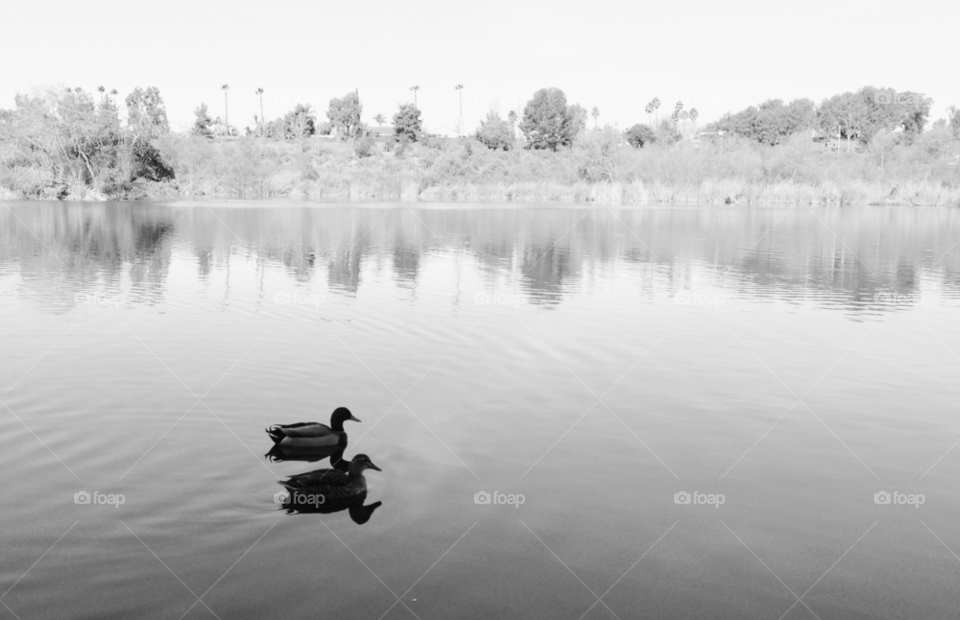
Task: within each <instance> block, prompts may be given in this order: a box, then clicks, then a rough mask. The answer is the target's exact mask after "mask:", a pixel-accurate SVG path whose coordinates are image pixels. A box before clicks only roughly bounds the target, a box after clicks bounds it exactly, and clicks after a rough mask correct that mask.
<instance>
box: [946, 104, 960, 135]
mask: <svg viewBox="0 0 960 620" xmlns="http://www.w3.org/2000/svg"><path fill="white" fill-rule="evenodd" d="M947 115H948V117H949V119H950V129H952V130H953V136H954V137H955V138H960V108H957V106H953V105H952V106H950V107H949V108H947Z"/></svg>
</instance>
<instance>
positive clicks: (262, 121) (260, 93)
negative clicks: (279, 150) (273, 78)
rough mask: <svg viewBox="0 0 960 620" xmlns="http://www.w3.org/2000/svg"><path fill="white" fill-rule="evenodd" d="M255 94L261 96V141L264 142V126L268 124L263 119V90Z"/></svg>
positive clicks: (258, 90) (259, 89) (260, 89)
mask: <svg viewBox="0 0 960 620" xmlns="http://www.w3.org/2000/svg"><path fill="white" fill-rule="evenodd" d="M255 92H256V94H257V95H259V96H260V139H261V140H263V125H264V123H265V122H266V119H264V118H263V89H262V88H258V89H257V90H256V91H255Z"/></svg>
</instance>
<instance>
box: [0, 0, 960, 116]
mask: <svg viewBox="0 0 960 620" xmlns="http://www.w3.org/2000/svg"><path fill="white" fill-rule="evenodd" d="M907 13H909V19H908V18H907ZM2 14H3V15H5V17H6V20H7V24H8V28H7V29H6V32H5V34H4V37H3V38H2V39H0V52H2V53H3V57H4V58H5V59H6V60H5V62H4V68H3V79H0V108H10V107H13V105H14V96H15V95H16V94H17V93H29V92H31V91H33V90H34V89H36V88H39V87H42V86H45V85H58V84H60V85H65V86H70V87H81V88H83V89H84V90H87V91H93V92H95V90H96V88H97V87H98V86H101V85H102V86H104V87H105V88H106V89H107V90H108V91H109V90H112V89H116V90H117V91H119V94H120V98H121V99H122V98H123V97H124V96H126V95H127V94H128V93H129V92H130V91H131V90H133V89H134V88H135V87H136V86H141V87H146V86H156V87H158V88H159V89H160V93H161V95H162V97H163V99H164V102H165V105H166V109H167V114H168V116H169V118H170V123H171V126H172V127H173V128H174V129H176V130H184V129H187V128H189V126H190V125H191V124H192V122H193V111H194V109H195V108H196V107H197V106H198V105H200V104H201V103H206V104H207V106H208V108H209V110H210V113H211V115H212V116H215V117H216V116H223V115H224V93H223V90H221V85H223V84H229V86H230V88H229V92H228V97H229V118H230V123H231V124H232V125H235V126H237V127H239V128H240V129H241V130H242V129H243V128H244V127H245V126H248V125H249V126H253V124H254V120H253V117H254V115H255V114H256V115H259V114H260V103H259V99H258V97H257V95H256V94H255V91H256V89H257V88H261V87H262V88H263V89H264V93H263V106H264V112H265V116H266V117H267V119H273V118H277V117H279V116H282V115H283V114H284V113H285V112H287V111H289V110H290V109H291V108H293V106H294V105H295V104H297V103H309V104H310V105H311V106H313V108H314V109H315V111H316V112H317V115H318V117H319V118H320V119H325V114H324V113H325V112H326V110H327V105H328V102H329V100H330V99H331V98H333V97H341V96H343V95H344V94H345V93H347V92H350V91H353V90H357V91H358V92H359V94H360V99H361V101H362V103H363V106H364V107H363V121H364V122H366V123H369V124H374V121H373V117H374V116H375V115H377V114H383V115H384V116H385V117H387V118H388V119H389V118H390V117H392V116H393V114H394V113H395V112H396V110H397V107H398V105H399V104H401V103H404V102H407V101H413V99H414V97H413V93H412V92H411V91H410V87H411V86H413V85H419V86H420V89H419V91H418V92H417V101H418V104H419V107H420V109H421V111H422V113H423V120H424V125H425V127H426V128H427V129H428V130H429V131H432V132H437V133H446V134H452V133H455V132H456V129H457V125H458V118H459V100H458V92H457V90H456V89H455V88H454V86H455V85H456V84H461V83H462V84H463V85H464V88H463V91H462V99H463V128H464V131H465V133H471V132H472V131H473V130H474V129H475V128H476V126H477V124H478V123H479V121H480V119H482V118H483V117H484V116H485V114H486V113H487V111H488V110H489V109H491V108H494V109H497V110H498V111H499V112H500V113H501V115H503V116H505V115H506V114H507V113H508V112H509V110H515V109H518V108H521V109H522V106H523V105H524V104H525V103H526V101H527V100H528V99H529V98H530V97H531V96H532V95H533V93H534V92H535V91H536V90H538V89H540V88H543V87H549V86H556V87H559V88H561V89H563V90H564V92H565V93H566V95H567V99H568V102H570V103H579V104H580V105H582V106H584V107H585V108H587V109H588V110H590V109H592V108H593V107H594V106H596V107H598V108H599V110H600V118H599V122H600V124H601V125H604V124H611V125H615V126H618V127H620V128H621V129H625V128H627V127H629V126H630V125H633V124H634V123H640V122H647V121H648V116H647V114H646V112H645V111H644V108H645V106H646V104H647V102H648V101H650V100H651V99H652V98H654V97H658V98H659V99H660V101H661V107H660V111H659V112H660V115H661V116H664V115H668V114H669V113H670V111H671V110H672V109H673V106H674V104H675V102H676V101H678V100H679V101H682V102H683V103H684V105H685V106H686V108H688V109H689V108H691V107H695V108H697V109H698V111H699V112H700V119H701V123H705V122H709V121H712V120H715V119H717V118H719V117H720V116H721V115H723V114H724V113H726V112H736V111H738V110H741V109H743V108H745V107H747V106H749V105H756V104H758V103H761V102H762V101H765V100H767V99H783V100H784V101H790V100H792V99H796V98H799V97H807V98H810V99H812V100H813V101H814V102H815V103H820V101H822V100H823V99H824V98H826V97H829V96H832V95H834V94H837V93H841V92H846V91H853V90H857V89H859V88H861V87H863V86H866V85H872V86H877V87H881V86H883V87H888V88H895V89H897V90H900V91H902V90H912V91H916V92H922V93H924V94H926V95H927V96H930V97H932V98H933V100H934V105H933V109H932V111H931V115H930V121H931V123H932V122H933V121H935V120H936V119H938V118H942V117H944V116H945V114H946V108H947V107H948V106H949V105H960V82H958V81H957V80H956V79H955V78H952V77H951V76H954V75H955V74H954V73H953V72H952V71H951V69H954V68H955V65H956V63H957V61H958V60H960V50H958V49H957V44H956V43H955V41H956V34H955V31H956V24H957V17H960V8H957V5H955V4H952V3H943V2H939V1H934V0H917V1H916V2H912V3H911V4H910V6H909V11H907V9H906V7H905V5H904V4H903V3H900V2H892V1H890V0H881V1H877V2H869V3H868V2H826V1H824V0H813V1H812V2H808V3H804V4H802V5H796V6H791V7H790V8H787V7H786V6H785V5H783V4H779V3H771V2H767V1H761V0H734V1H730V2H709V1H705V0H692V1H690V2H686V3H657V4H643V3H630V4H627V3H622V2H616V1H614V0H597V1H596V2H593V3H591V4H583V3H575V2H567V1H558V2H554V3H550V4H549V5H545V4H543V3H539V2H530V1H528V0H521V1H519V2H517V1H513V2H507V1H504V0H490V1H489V2H484V3H475V4H464V3H449V2H440V1H438V0H355V1H352V2H337V3H332V2H320V3H310V2H305V1H303V0H285V1H281V2H274V3H252V2H246V1H240V2H225V1H224V0H191V1H189V2H185V1H184V0H171V1H170V2H167V3H163V4H157V5H148V6H144V5H130V4H129V3H125V2H120V1H119V0H103V1H96V2H85V3H68V2H53V1H50V0H38V1H35V2H32V3H18V4H16V5H13V4H10V5H7V6H6V7H5V8H4V10H3V12H2ZM905 22H909V23H905ZM951 61H952V62H951ZM388 122H389V121H388ZM590 125H591V126H592V125H593V119H592V118H591V119H590Z"/></svg>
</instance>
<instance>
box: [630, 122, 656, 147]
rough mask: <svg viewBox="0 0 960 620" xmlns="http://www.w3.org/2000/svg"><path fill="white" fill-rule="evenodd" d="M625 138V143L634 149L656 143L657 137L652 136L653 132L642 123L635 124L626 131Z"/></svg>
mask: <svg viewBox="0 0 960 620" xmlns="http://www.w3.org/2000/svg"><path fill="white" fill-rule="evenodd" d="M625 137H626V139H627V142H628V143H629V144H630V146H632V147H633V148H635V149H639V148H643V145H644V144H648V143H653V142H656V141H657V136H656V135H654V133H653V130H652V129H650V127H648V126H647V125H644V124H642V123H637V124H636V125H634V126H633V127H631V128H630V129H628V130H627V131H626V134H625Z"/></svg>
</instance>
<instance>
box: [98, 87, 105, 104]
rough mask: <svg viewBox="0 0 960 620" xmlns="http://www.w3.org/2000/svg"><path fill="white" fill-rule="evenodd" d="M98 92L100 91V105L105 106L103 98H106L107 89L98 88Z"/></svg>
mask: <svg viewBox="0 0 960 620" xmlns="http://www.w3.org/2000/svg"><path fill="white" fill-rule="evenodd" d="M97 90H98V91H100V105H103V103H104V102H103V98H104V94H103V93H104V92H106V90H107V89H106V88H104V87H103V86H97Z"/></svg>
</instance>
